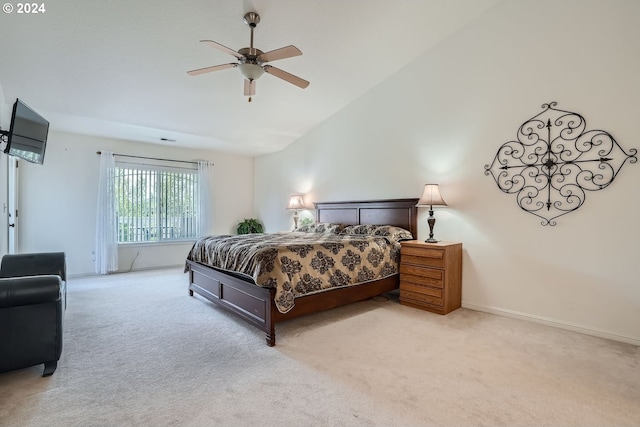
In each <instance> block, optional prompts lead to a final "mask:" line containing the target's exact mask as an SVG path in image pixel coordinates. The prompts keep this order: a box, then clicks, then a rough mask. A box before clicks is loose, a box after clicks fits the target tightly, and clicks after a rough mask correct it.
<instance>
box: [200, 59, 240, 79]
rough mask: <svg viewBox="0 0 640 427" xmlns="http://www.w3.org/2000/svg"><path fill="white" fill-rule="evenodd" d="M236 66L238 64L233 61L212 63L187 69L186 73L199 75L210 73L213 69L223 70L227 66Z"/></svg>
mask: <svg viewBox="0 0 640 427" xmlns="http://www.w3.org/2000/svg"><path fill="white" fill-rule="evenodd" d="M237 66H238V64H237V63H235V62H233V63H231V64H220V65H214V66H213V67H205V68H198V69H197V70H191V71H187V74H189V75H190V76H199V75H200V74H205V73H211V72H213V71H220V70H225V69H227V68H233V67H237Z"/></svg>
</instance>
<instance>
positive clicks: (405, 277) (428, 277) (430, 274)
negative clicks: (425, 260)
mask: <svg viewBox="0 0 640 427" xmlns="http://www.w3.org/2000/svg"><path fill="white" fill-rule="evenodd" d="M414 270H415V268H410V267H406V266H402V267H400V281H401V282H412V283H416V284H418V285H429V286H435V287H437V288H442V287H444V277H443V276H444V274H443V273H444V272H443V271H442V270H429V269H423V270H424V271H414ZM425 273H426V274H425Z"/></svg>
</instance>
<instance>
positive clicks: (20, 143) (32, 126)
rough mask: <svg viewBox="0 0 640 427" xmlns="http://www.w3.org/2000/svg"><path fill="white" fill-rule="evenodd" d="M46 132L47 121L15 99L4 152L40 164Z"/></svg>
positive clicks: (47, 128) (45, 143) (42, 159)
mask: <svg viewBox="0 0 640 427" xmlns="http://www.w3.org/2000/svg"><path fill="white" fill-rule="evenodd" d="M48 134H49V122H48V121H47V120H46V119H45V118H44V117H42V116H41V115H40V114H38V113H36V112H35V111H33V110H32V109H31V108H29V106H28V105H27V104H25V103H24V102H22V101H20V100H19V99H16V102H15V104H13V113H12V115H11V128H10V129H9V133H8V134H7V147H6V148H5V150H4V152H5V153H6V154H8V155H10V156H14V157H18V158H20V159H23V160H26V161H28V162H32V163H38V164H42V163H43V162H44V152H45V149H46V148H47V135H48Z"/></svg>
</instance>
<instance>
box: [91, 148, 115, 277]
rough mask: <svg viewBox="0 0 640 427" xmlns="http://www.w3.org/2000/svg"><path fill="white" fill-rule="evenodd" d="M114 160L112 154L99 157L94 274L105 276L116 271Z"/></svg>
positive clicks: (107, 152)
mask: <svg viewBox="0 0 640 427" xmlns="http://www.w3.org/2000/svg"><path fill="white" fill-rule="evenodd" d="M115 175H116V160H115V158H114V157H113V153H112V152H110V151H103V152H102V154H101V155H100V180H99V182H98V214H97V218H96V273H98V274H107V273H111V272H114V271H116V270H117V269H118V224H117V218H116V200H115Z"/></svg>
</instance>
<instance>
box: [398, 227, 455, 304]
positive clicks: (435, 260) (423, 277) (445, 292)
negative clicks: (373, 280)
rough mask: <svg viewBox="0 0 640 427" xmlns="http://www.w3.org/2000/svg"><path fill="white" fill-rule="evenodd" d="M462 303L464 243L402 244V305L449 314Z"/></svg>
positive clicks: (411, 242)
mask: <svg viewBox="0 0 640 427" xmlns="http://www.w3.org/2000/svg"><path fill="white" fill-rule="evenodd" d="M461 301H462V243H448V242H438V243H425V242H422V241H420V240H409V241H404V242H402V250H401V255H400V303H401V304H404V305H408V306H411V307H416V308H421V309H423V310H428V311H432V312H434V313H438V314H447V313H449V312H450V311H453V310H455V309H457V308H460V304H461Z"/></svg>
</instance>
